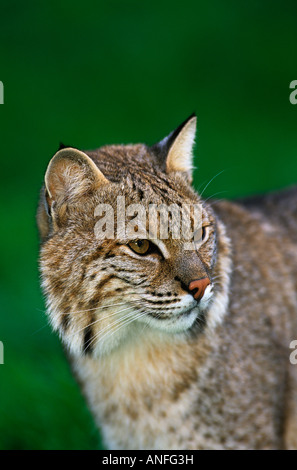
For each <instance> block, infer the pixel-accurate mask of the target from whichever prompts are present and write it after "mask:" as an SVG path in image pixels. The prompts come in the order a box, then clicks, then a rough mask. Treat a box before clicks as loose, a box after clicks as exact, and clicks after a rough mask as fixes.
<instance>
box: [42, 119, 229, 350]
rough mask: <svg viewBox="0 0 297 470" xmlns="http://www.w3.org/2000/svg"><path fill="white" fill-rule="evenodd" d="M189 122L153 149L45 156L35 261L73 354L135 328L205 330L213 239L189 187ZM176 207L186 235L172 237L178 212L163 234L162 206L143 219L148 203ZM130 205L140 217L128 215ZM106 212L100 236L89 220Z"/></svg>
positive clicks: (123, 337) (118, 339) (114, 341)
mask: <svg viewBox="0 0 297 470" xmlns="http://www.w3.org/2000/svg"><path fill="white" fill-rule="evenodd" d="M195 124H196V119H195V118H191V119H190V120H188V121H187V122H186V123H185V124H183V126H182V127H181V128H179V130H178V132H177V133H176V132H175V133H173V134H171V135H170V136H169V137H168V138H166V139H164V140H163V141H162V142H161V143H160V144H157V145H156V146H154V147H151V148H149V147H146V146H144V145H136V146H110V147H103V148H101V149H99V150H98V151H96V152H88V154H85V153H83V152H80V151H78V150H75V149H67V148H66V149H63V150H61V151H59V152H58V153H57V154H56V155H55V157H54V158H53V159H52V161H51V163H50V165H49V167H48V170H47V173H46V177H45V192H44V198H43V200H42V201H41V204H40V207H39V213H38V222H39V228H40V233H41V236H42V237H43V244H42V247H41V255H40V267H41V274H42V285H43V289H44V292H45V295H46V299H47V306H48V312H49V317H50V321H51V324H52V326H53V328H54V329H55V330H57V331H59V333H60V335H61V337H62V339H63V341H64V343H65V344H66V345H67V346H68V347H69V349H70V350H71V351H72V352H73V353H76V354H93V355H94V356H100V355H103V354H107V353H108V352H110V351H112V350H113V349H115V348H117V347H119V346H120V345H121V344H123V343H124V342H127V341H130V340H131V338H132V337H135V336H136V335H139V332H140V331H141V332H142V334H144V335H145V333H146V331H150V332H156V334H158V332H162V333H164V334H168V335H172V334H175V335H180V334H188V333H189V332H191V333H192V332H195V331H196V332H197V331H201V330H203V327H204V325H205V322H206V321H207V311H208V310H209V308H210V306H211V304H212V302H213V300H214V298H215V296H216V291H218V292H219V288H220V287H219V283H218V282H217V279H218V277H219V276H218V273H217V253H218V246H219V243H218V240H217V225H216V220H215V217H214V215H213V212H212V210H211V209H210V208H209V207H207V206H206V205H205V204H204V203H203V202H202V201H201V200H200V198H199V196H198V195H197V194H196V193H195V192H194V191H193V190H192V189H191V187H190V184H189V178H190V177H189V175H190V171H191V165H190V161H191V160H190V155H189V153H191V149H192V145H193V137H194V133H195V130H194V129H195ZM189 140H190V143H189ZM181 155H183V158H182V157H181ZM173 204H174V208H177V209H182V208H185V207H186V208H187V211H186V212H187V216H188V219H187V220H188V221H190V226H191V229H192V232H191V233H193V236H191V240H189V237H188V233H187V237H186V236H185V233H181V232H180V234H179V237H177V236H176V233H175V232H174V230H175V228H176V222H177V219H176V213H169V217H168V219H167V226H166V227H167V233H166V236H165V237H164V236H161V235H162V234H161V231H160V227H161V225H160V224H161V219H162V217H161V215H160V212H158V211H157V216H156V218H153V219H152V220H151V219H150V217H149V214H150V213H152V211H151V209H152V207H155V206H157V207H159V208H160V205H162V207H165V206H166V207H173V206H172V205H173ZM131 207H132V209H131ZM137 207H138V208H139V207H140V208H141V211H140V212H141V213H142V215H145V218H142V219H141V218H139V217H138V218H135V217H134V215H135V214H133V211H134V212H135V208H137ZM192 207H195V208H196V209H197V211H198V213H199V218H198V219H199V220H198V226H197V220H196V219H195V217H194V216H193V211H191V208H192ZM189 208H190V209H189ZM150 211H151V212H150ZM107 213H109V215H111V216H112V221H111V227H112V229H113V231H112V236H111V232H109V233H108V235H109V236H108V237H107V236H106V237H105V238H103V237H102V236H101V238H100V237H98V231H96V227H97V228H98V227H99V228H101V229H104V230H105V233H106V227H107V225H108V224H109V221H108V220H107V219H106V220H105V219H104V217H106V216H107ZM182 213H183V212H182V211H181V214H182ZM102 214H103V215H102ZM103 219H104V222H105V223H104V224H103ZM135 220H136V221H137V223H136V222H135ZM131 221H134V222H133V224H132V228H131ZM129 224H130V225H129ZM195 224H196V226H195ZM140 225H141V226H142V227H140ZM123 227H124V228H123ZM127 227H129V230H128V229H127ZM140 228H142V229H143V232H142V236H141V237H140V236H139V230H140ZM152 228H153V229H154V230H152ZM133 229H134V232H135V233H133ZM149 229H151V230H149ZM196 229H197V230H198V231H199V236H198V237H197V236H196V232H197V230H196ZM104 230H103V231H104ZM195 230H196V231H195ZM144 232H145V234H144ZM152 233H153V235H154V236H151V235H152ZM163 235H164V234H163ZM189 241H190V242H191V243H193V244H192V249H185V246H186V243H188V242H189ZM201 279H203V282H202V284H201V281H200V280H201ZM191 286H192V288H191ZM199 289H200V292H199V291H198V292H197V290H199Z"/></svg>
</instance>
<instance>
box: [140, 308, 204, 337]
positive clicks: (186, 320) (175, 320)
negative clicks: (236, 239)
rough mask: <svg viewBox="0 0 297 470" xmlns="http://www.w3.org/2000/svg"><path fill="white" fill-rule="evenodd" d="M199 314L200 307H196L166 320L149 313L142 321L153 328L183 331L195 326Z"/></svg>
mask: <svg viewBox="0 0 297 470" xmlns="http://www.w3.org/2000/svg"><path fill="white" fill-rule="evenodd" d="M199 314H200V309H199V307H194V308H192V309H191V310H189V311H187V312H184V313H181V314H179V315H178V316H172V317H171V318H166V319H164V320H163V319H161V318H154V317H152V316H149V315H148V316H147V317H145V318H144V319H142V323H145V324H146V325H148V326H149V327H151V328H152V329H153V330H158V331H161V332H166V333H173V334H174V333H183V332H185V331H187V330H189V329H190V328H191V327H192V326H193V324H194V323H195V321H196V319H197V317H198V316H199Z"/></svg>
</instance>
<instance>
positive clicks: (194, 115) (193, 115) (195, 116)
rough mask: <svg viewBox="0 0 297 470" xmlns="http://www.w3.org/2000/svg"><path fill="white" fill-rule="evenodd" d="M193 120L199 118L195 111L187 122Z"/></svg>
mask: <svg viewBox="0 0 297 470" xmlns="http://www.w3.org/2000/svg"><path fill="white" fill-rule="evenodd" d="M193 118H197V114H196V113H195V111H194V112H193V113H192V114H191V115H190V116H189V117H188V119H187V120H186V122H187V121H190V120H191V119H193Z"/></svg>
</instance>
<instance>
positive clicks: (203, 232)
mask: <svg viewBox="0 0 297 470" xmlns="http://www.w3.org/2000/svg"><path fill="white" fill-rule="evenodd" d="M209 230H210V226H209V225H204V226H203V227H200V228H199V229H198V230H197V231H196V232H195V233H194V243H195V244H196V249H198V248H199V246H200V245H202V244H203V243H205V242H206V241H207V240H208V237H209Z"/></svg>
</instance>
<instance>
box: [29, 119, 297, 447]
mask: <svg viewBox="0 0 297 470" xmlns="http://www.w3.org/2000/svg"><path fill="white" fill-rule="evenodd" d="M193 122H194V121H193V118H192V120H188V121H187V122H186V123H185V125H184V126H183V127H182V129H181V130H180V131H179V133H178V135H177V136H174V141H173V142H171V141H170V139H165V140H164V141H162V142H163V143H162V145H159V146H154V147H151V148H150V147H147V146H145V145H135V146H133V145H129V146H107V147H102V148H101V149H98V150H96V151H91V152H86V153H82V152H79V151H76V150H75V149H69V150H65V151H62V153H59V152H58V154H57V155H56V156H55V157H54V160H53V161H52V163H51V164H50V166H49V169H48V172H47V177H46V186H45V188H44V189H43V190H42V196H41V201H40V205H39V209H38V224H39V229H40V234H41V239H42V245H41V252H40V269H41V274H42V286H43V290H44V293H45V295H46V299H47V306H48V314H49V318H50V321H51V324H52V326H53V328H54V330H56V331H58V332H59V334H60V337H61V339H62V341H63V342H64V344H65V345H66V346H67V350H68V355H69V359H70V362H71V364H72V368H73V371H74V373H75V375H76V377H77V380H78V382H79V383H80V385H81V387H82V390H83V393H84V395H85V397H86V399H87V401H88V403H89V406H90V408H91V410H92V412H93V414H94V417H95V420H96V422H97V424H98V426H99V427H100V429H101V430H102V434H103V437H104V440H105V443H106V445H107V446H108V448H110V449H284V448H290V449H291V448H292V449H293V448H295V449H296V448H297V441H296V439H297V438H296V436H297V428H296V422H297V396H296V390H297V386H296V384H297V366H293V365H291V364H290V362H289V355H290V352H291V351H290V349H289V345H290V342H291V341H292V340H293V339H297V296H296V291H297V235H296V234H297V215H296V199H297V189H292V190H289V191H285V192H283V193H280V194H275V195H271V196H267V197H262V198H259V199H258V200H256V199H250V200H247V201H240V202H238V203H232V202H229V201H221V202H216V201H215V202H211V203H206V202H204V201H202V200H201V199H200V198H199V196H198V195H197V194H196V193H195V192H194V191H193V190H192V189H191V188H190V186H189V183H188V178H187V175H186V174H185V173H187V171H188V170H189V166H188V164H189V159H188V155H186V156H185V159H184V160H183V158H182V155H181V153H182V152H183V149H185V148H187V149H188V150H189V149H191V146H192V145H193V132H192V131H193V128H192V126H193ZM189 129H190V130H189ZM164 142H165V144H166V145H167V147H166V148H164V145H165V144H164ZM168 142H169V143H168ZM168 159H169V160H168ZM89 160H90V161H89ZM182 161H184V162H185V161H187V162H188V163H187V168H186V167H180V162H182ZM95 165H96V166H95ZM173 169H174V171H173ZM55 194H56V196H55ZM119 195H120V196H125V198H126V202H127V203H135V202H141V204H143V205H144V207H146V208H147V207H148V206H149V204H150V203H156V204H160V203H166V204H170V203H172V202H175V203H177V204H178V205H181V204H183V203H185V202H187V203H196V204H199V205H200V207H201V210H202V212H203V223H204V224H207V225H209V226H210V232H209V238H208V239H207V240H206V241H205V243H203V244H202V245H201V247H200V248H199V250H198V251H197V252H185V251H184V250H183V243H182V242H183V240H175V239H173V238H171V237H169V239H168V240H162V241H156V243H157V244H158V243H159V245H158V247H159V248H158V247H157V248H156V252H154V253H152V254H150V255H148V256H142V257H141V256H138V255H137V254H135V253H134V252H132V250H130V248H129V246H128V243H129V240H128V239H125V238H122V239H118V238H115V239H113V240H97V239H96V237H95V236H94V224H95V222H96V217H94V211H95V208H96V206H97V204H98V203H108V204H111V205H112V206H113V207H114V208H116V197H117V196H119ZM48 213H49V215H48ZM116 223H117V221H116ZM158 250H161V251H162V250H163V257H162V256H161V255H160V253H159V252H158ZM206 276H208V277H209V278H210V281H211V285H212V291H211V294H209V299H208V300H207V299H203V298H202V300H201V302H200V303H199V304H197V303H196V304H195V305H194V303H195V302H196V301H194V300H193V297H192V296H191V294H190V292H188V290H187V286H188V285H189V284H190V282H191V281H193V280H195V279H201V278H204V277H206ZM193 302H194V303H193ZM194 314H195V319H194V320H192V318H194Z"/></svg>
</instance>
